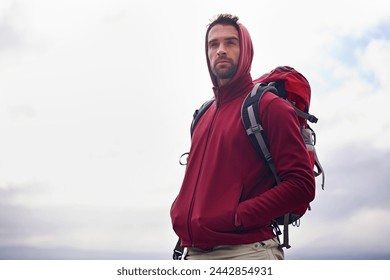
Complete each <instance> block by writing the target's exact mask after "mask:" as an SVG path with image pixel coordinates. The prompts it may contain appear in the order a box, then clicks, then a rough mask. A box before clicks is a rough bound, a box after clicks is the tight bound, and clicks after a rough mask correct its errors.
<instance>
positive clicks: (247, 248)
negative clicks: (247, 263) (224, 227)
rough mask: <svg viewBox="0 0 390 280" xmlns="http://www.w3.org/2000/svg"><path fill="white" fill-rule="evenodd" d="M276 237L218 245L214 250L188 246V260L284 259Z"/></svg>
mask: <svg viewBox="0 0 390 280" xmlns="http://www.w3.org/2000/svg"><path fill="white" fill-rule="evenodd" d="M278 246H279V242H278V240H277V239H276V238H274V239H269V240H264V241H260V242H255V243H251V244H243V245H232V246H217V247H215V248H214V249H213V250H212V251H202V250H200V249H197V248H188V252H187V256H186V259H187V260H283V259H284V252H283V249H279V248H278Z"/></svg>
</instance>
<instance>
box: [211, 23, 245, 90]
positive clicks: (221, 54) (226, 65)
mask: <svg viewBox="0 0 390 280" xmlns="http://www.w3.org/2000/svg"><path fill="white" fill-rule="evenodd" d="M207 45H208V58H209V61H210V66H211V71H212V72H213V74H214V75H215V76H216V77H217V79H218V83H219V85H224V84H226V83H227V82H229V81H230V80H231V78H233V76H234V74H235V73H236V71H237V66H238V59H239V56H240V41H239V35H238V31H237V29H236V28H235V27H234V26H231V25H220V24H217V25H215V26H213V27H212V28H211V29H210V31H209V34H208V41H207Z"/></svg>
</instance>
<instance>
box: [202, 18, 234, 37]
mask: <svg viewBox="0 0 390 280" xmlns="http://www.w3.org/2000/svg"><path fill="white" fill-rule="evenodd" d="M237 21H238V17H237V16H233V15H231V14H219V15H217V16H216V18H215V19H214V20H213V21H212V22H211V23H210V24H209V25H208V27H207V32H206V34H208V33H209V31H210V29H211V28H213V27H214V26H215V25H217V24H221V25H232V26H234V27H235V28H236V29H237V31H239V27H238V23H237Z"/></svg>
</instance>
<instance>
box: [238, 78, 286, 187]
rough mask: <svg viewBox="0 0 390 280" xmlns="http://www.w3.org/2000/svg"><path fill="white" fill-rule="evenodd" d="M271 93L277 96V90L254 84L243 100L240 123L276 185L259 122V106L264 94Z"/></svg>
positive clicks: (269, 154) (277, 181) (277, 177)
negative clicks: (269, 170)
mask: <svg viewBox="0 0 390 280" xmlns="http://www.w3.org/2000/svg"><path fill="white" fill-rule="evenodd" d="M268 91H271V92H273V93H275V94H277V90H276V88H275V87H273V86H269V85H267V84H256V85H255V86H254V88H253V90H252V91H251V93H250V94H248V96H247V97H246V98H245V100H244V102H243V104H242V107H241V117H242V123H243V124H244V128H245V130H246V133H247V134H248V136H249V138H250V139H251V141H252V144H253V146H254V147H255V149H256V151H257V152H259V153H260V155H262V157H263V158H264V159H265V160H266V162H267V164H268V166H269V168H270V169H271V171H272V174H273V175H274V177H275V180H276V183H277V184H279V183H280V179H279V176H278V174H277V172H276V169H275V166H274V163H273V160H272V156H271V153H270V151H269V149H268V144H267V141H266V137H265V133H264V129H263V127H262V125H261V122H260V112H259V104H260V100H261V98H262V96H263V95H264V93H266V92H268Z"/></svg>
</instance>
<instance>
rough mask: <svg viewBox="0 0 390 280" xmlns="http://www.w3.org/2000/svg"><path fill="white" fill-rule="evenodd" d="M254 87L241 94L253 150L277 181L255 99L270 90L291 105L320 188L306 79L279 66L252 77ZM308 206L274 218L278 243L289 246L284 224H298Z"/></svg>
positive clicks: (242, 111) (278, 181)
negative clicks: (281, 228) (246, 93)
mask: <svg viewBox="0 0 390 280" xmlns="http://www.w3.org/2000/svg"><path fill="white" fill-rule="evenodd" d="M254 83H255V87H254V88H253V90H252V92H251V93H250V94H248V96H247V97H246V98H245V100H244V103H243V105H242V109H241V115H242V122H243V124H244V127H245V129H246V131H247V133H248V135H249V137H250V139H251V141H252V143H253V145H254V147H255V148H256V150H257V151H258V152H259V153H260V154H261V156H262V157H263V158H264V159H265V160H266V162H267V163H268V166H269V168H270V170H271V171H272V173H273V175H274V177H275V180H276V183H277V184H279V183H280V179H279V176H278V174H277V172H276V169H275V166H274V163H273V159H272V155H271V153H270V152H269V150H268V144H267V140H266V139H267V138H266V132H265V131H264V130H263V128H262V126H261V122H260V118H259V116H260V114H261V112H259V102H260V100H261V97H262V96H263V94H264V93H265V92H268V91H271V92H273V93H274V94H276V95H277V96H279V97H281V98H283V99H285V100H287V101H288V102H289V103H290V104H291V106H292V107H293V108H294V109H295V111H296V113H297V115H298V120H299V123H300V126H301V134H302V137H303V139H304V141H305V143H306V147H307V152H308V154H309V157H310V160H311V164H312V166H313V172H314V175H315V176H316V177H317V176H319V175H321V174H322V184H321V185H322V189H324V184H325V174H324V170H323V168H322V166H321V163H320V162H319V160H318V157H317V153H316V150H315V147H314V146H315V144H316V134H315V132H314V130H313V129H312V128H311V127H310V126H309V124H308V122H311V123H316V122H317V121H318V119H317V118H316V117H315V116H313V115H311V114H310V113H309V107H310V98H311V88H310V84H309V82H308V81H307V79H306V78H305V77H304V76H303V75H302V74H301V73H299V72H298V71H296V70H295V69H294V68H292V67H289V66H280V67H277V68H275V69H273V70H272V71H271V72H269V73H267V74H264V75H263V76H261V77H260V78H258V79H256V80H254ZM307 209H310V205H302V207H300V208H298V209H295V210H294V211H292V212H291V213H287V214H286V215H284V216H282V217H279V218H277V219H276V220H275V221H274V222H273V226H274V228H275V231H276V233H277V234H281V231H280V229H279V225H283V231H284V232H283V237H284V240H283V244H282V245H281V246H282V247H286V248H290V245H289V240H288V225H289V224H294V225H299V219H300V217H302V215H303V214H305V212H306V210H307Z"/></svg>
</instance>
